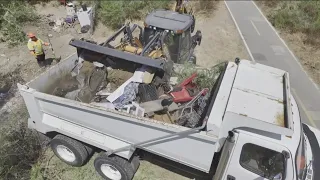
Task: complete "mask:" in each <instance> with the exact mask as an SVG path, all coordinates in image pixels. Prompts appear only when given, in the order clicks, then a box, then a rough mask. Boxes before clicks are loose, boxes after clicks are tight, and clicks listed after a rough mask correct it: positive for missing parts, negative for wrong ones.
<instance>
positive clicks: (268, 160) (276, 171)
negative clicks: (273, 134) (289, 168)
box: [240, 143, 285, 179]
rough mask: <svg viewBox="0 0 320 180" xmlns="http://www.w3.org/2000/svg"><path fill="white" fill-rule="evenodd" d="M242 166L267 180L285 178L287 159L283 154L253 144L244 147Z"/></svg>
mask: <svg viewBox="0 0 320 180" xmlns="http://www.w3.org/2000/svg"><path fill="white" fill-rule="evenodd" d="M240 165H241V166H242V167H243V168H245V169H247V170H248V171H251V172H253V173H255V174H258V175H260V176H262V177H264V178H267V179H274V178H275V177H283V175H284V173H285V158H284V156H283V154H282V153H280V152H276V151H274V150H271V149H267V148H264V147H261V146H258V145H255V144H251V143H247V144H245V145H243V148H242V151H241V155H240Z"/></svg>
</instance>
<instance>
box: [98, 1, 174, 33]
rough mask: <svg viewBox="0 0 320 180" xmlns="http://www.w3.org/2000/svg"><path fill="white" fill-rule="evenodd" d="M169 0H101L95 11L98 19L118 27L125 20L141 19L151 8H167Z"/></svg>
mask: <svg viewBox="0 0 320 180" xmlns="http://www.w3.org/2000/svg"><path fill="white" fill-rule="evenodd" d="M169 3H170V0H161V1H151V0H150V1H147V0H142V1H129V0H121V1H101V2H100V6H99V7H98V10H97V13H98V18H99V19H100V21H101V22H102V23H103V24H105V25H107V26H109V27H111V28H112V29H117V28H119V27H120V26H121V25H122V24H124V22H125V20H127V19H128V20H141V19H143V18H144V17H145V15H146V14H147V12H150V11H151V10H153V9H159V8H161V9H165V8H168V6H169Z"/></svg>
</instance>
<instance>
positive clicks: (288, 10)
mask: <svg viewBox="0 0 320 180" xmlns="http://www.w3.org/2000/svg"><path fill="white" fill-rule="evenodd" d="M265 4H266V3H265ZM277 5H278V8H274V9H273V12H272V13H271V15H269V18H270V21H271V23H272V24H273V25H274V26H275V27H277V28H281V29H284V30H287V31H290V32H291V33H292V32H302V33H305V34H306V35H307V37H306V42H307V43H311V44H318V45H320V40H319V35H320V2H319V1H288V2H284V1H283V2H277Z"/></svg>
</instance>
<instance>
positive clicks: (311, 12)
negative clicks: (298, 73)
mask: <svg viewBox="0 0 320 180" xmlns="http://www.w3.org/2000/svg"><path fill="white" fill-rule="evenodd" d="M258 5H259V6H260V7H261V9H262V10H263V12H264V13H265V14H266V16H267V17H268V19H269V20H270V22H271V23H272V24H273V25H274V26H275V27H276V29H277V30H278V31H279V32H280V34H281V37H282V38H283V39H284V40H285V41H286V42H287V44H288V46H289V47H290V49H291V50H293V52H294V54H295V55H296V56H297V57H298V59H299V60H300V62H301V64H302V65H303V66H304V68H305V69H306V70H307V71H308V74H309V75H310V76H311V77H312V78H313V80H314V81H315V82H316V83H318V84H320V60H319V58H318V57H319V55H320V49H319V47H320V38H319V37H320V36H319V35H320V21H319V19H320V10H319V9H320V3H319V2H318V1H308V2H304V1H276V0H274V1H271V2H270V1H259V2H258Z"/></svg>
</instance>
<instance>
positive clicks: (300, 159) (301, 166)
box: [296, 130, 307, 179]
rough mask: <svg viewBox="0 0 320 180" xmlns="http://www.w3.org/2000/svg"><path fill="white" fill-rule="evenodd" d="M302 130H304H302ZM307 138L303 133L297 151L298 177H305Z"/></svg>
mask: <svg viewBox="0 0 320 180" xmlns="http://www.w3.org/2000/svg"><path fill="white" fill-rule="evenodd" d="M301 132H303V131H302V130H301ZM305 155H306V154H305V139H304V134H303V133H301V138H300V143H299V146H298V149H297V152H296V172H297V177H298V179H304V174H305V172H304V171H305V169H306V165H307V164H306V158H305Z"/></svg>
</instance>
